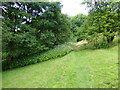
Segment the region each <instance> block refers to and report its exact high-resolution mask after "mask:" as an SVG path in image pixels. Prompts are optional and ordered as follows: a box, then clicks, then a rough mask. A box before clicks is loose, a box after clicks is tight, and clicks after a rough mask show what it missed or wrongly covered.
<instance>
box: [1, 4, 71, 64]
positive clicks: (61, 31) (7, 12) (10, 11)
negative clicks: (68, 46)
mask: <svg viewBox="0 0 120 90" xmlns="http://www.w3.org/2000/svg"><path fill="white" fill-rule="evenodd" d="M2 11H3V17H4V19H3V22H2V25H3V27H2V32H3V45H2V46H3V60H8V61H9V62H11V61H13V62H16V60H18V61H19V59H20V60H21V61H22V60H23V59H22V58H25V57H28V56H31V55H33V54H36V53H43V52H45V51H47V50H50V49H51V48H54V46H56V45H59V44H63V43H65V42H67V41H69V40H71V36H72V32H71V30H70V23H69V22H68V18H67V16H66V15H63V14H61V4H60V3H59V2H3V3H2ZM16 63H17V62H16Z"/></svg>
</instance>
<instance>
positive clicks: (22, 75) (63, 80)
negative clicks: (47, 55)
mask: <svg viewBox="0 0 120 90" xmlns="http://www.w3.org/2000/svg"><path fill="white" fill-rule="evenodd" d="M2 79H3V82H2V87H3V88H117V87H118V47H117V46H114V47H112V48H109V49H98V50H81V51H76V52H75V51H72V52H71V53H69V54H67V55H66V56H64V57H61V58H57V59H52V60H49V61H46V62H42V63H37V64H33V65H29V66H26V67H21V68H16V69H12V70H7V71H4V72H3V73H2Z"/></svg>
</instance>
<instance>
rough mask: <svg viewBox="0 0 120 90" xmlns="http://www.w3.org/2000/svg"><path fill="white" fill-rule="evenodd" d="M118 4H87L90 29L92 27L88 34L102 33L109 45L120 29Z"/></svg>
mask: <svg viewBox="0 0 120 90" xmlns="http://www.w3.org/2000/svg"><path fill="white" fill-rule="evenodd" d="M119 5H120V2H107V1H105V2H101V1H100V0H99V1H97V0H96V1H93V2H89V3H88V6H89V8H90V11H89V16H88V17H89V21H88V23H90V27H94V29H93V30H91V31H89V32H93V33H92V34H94V33H102V34H103V35H104V37H105V38H106V41H107V42H108V43H111V42H112V41H113V39H114V36H115V35H116V32H118V30H119V27H120V22H119V17H118V15H119Z"/></svg>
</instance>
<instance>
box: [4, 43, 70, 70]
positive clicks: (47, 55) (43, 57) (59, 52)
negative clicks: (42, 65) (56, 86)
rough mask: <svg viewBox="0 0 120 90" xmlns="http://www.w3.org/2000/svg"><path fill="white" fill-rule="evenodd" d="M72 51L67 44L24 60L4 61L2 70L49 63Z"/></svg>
mask: <svg viewBox="0 0 120 90" xmlns="http://www.w3.org/2000/svg"><path fill="white" fill-rule="evenodd" d="M71 51H72V48H71V47H70V44H69V43H68V44H67V43H66V44H63V45H59V46H56V47H55V48H54V49H51V50H49V51H47V52H43V53H39V54H34V55H32V56H29V57H23V58H22V59H16V60H11V61H8V60H3V61H2V66H3V68H2V69H3V70H6V69H11V68H17V67H22V66H26V65H30V64H35V63H37V62H43V61H47V60H50V59H54V58H57V57H61V56H64V55H66V54H68V53H69V52H71Z"/></svg>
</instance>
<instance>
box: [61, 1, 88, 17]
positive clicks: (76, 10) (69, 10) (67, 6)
mask: <svg viewBox="0 0 120 90" xmlns="http://www.w3.org/2000/svg"><path fill="white" fill-rule="evenodd" d="M60 1H61V4H62V5H63V8H62V13H64V14H68V15H69V16H75V15H77V14H80V13H83V14H86V15H87V14H88V10H87V8H86V6H85V5H83V4H81V2H83V1H84V0H60Z"/></svg>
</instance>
